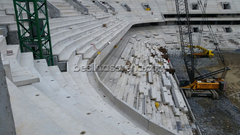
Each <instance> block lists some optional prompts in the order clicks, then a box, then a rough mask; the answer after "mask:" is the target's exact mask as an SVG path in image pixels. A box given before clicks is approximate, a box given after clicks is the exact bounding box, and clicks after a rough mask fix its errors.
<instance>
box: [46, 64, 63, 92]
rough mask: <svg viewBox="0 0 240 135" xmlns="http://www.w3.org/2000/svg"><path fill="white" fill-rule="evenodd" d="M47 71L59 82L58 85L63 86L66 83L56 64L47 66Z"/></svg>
mask: <svg viewBox="0 0 240 135" xmlns="http://www.w3.org/2000/svg"><path fill="white" fill-rule="evenodd" d="M48 68H49V71H50V73H51V75H52V77H53V78H54V79H55V80H57V82H58V83H59V85H60V86H61V87H64V86H66V85H67V83H66V81H65V79H64V77H63V75H62V72H61V71H60V70H59V68H58V66H49V67H48Z"/></svg>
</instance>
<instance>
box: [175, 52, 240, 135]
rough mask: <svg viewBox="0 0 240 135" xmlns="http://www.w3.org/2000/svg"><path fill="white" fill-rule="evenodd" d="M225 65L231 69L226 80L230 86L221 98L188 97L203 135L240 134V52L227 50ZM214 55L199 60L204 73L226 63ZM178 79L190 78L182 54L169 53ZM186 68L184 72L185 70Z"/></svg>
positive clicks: (199, 65)
mask: <svg viewBox="0 0 240 135" xmlns="http://www.w3.org/2000/svg"><path fill="white" fill-rule="evenodd" d="M223 55H224V58H225V62H226V65H227V66H228V67H229V68H230V69H231V70H230V71H228V73H227V76H226V78H225V80H226V81H227V85H228V86H227V90H226V91H225V92H220V91H218V93H219V100H214V99H212V98H203V97H193V98H190V99H188V102H189V104H190V106H191V109H192V111H193V113H194V115H195V117H196V119H197V121H198V125H199V127H200V129H201V130H202V133H203V134H204V135H226V134H228V135H238V134H240V111H239V110H240V52H224V53H223ZM215 56H216V57H215V58H212V59H209V58H201V59H198V60H197V63H198V66H197V69H199V71H200V72H201V73H206V72H209V71H214V70H217V69H220V68H222V67H223V65H222V64H221V61H220V60H219V58H218V57H217V55H216V54H215ZM170 61H171V63H172V65H173V67H174V68H175V69H176V73H177V76H178V78H179V79H187V78H188V77H187V74H186V70H185V66H183V65H184V63H183V60H182V58H180V57H170ZM184 72H185V73H184Z"/></svg>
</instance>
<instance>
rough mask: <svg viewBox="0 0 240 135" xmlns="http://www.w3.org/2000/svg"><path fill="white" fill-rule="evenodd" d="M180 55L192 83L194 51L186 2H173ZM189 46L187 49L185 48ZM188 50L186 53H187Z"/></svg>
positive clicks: (176, 0) (178, 0)
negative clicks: (176, 19) (176, 16)
mask: <svg viewBox="0 0 240 135" xmlns="http://www.w3.org/2000/svg"><path fill="white" fill-rule="evenodd" d="M175 4H176V11H177V15H178V26H179V34H180V42H181V49H182V55H183V58H184V62H185V66H186V69H187V73H188V76H189V79H190V81H191V83H193V82H194V70H195V69H194V50H193V41H192V31H191V26H190V17H189V8H188V0H175ZM187 46H189V48H188V47H187ZM187 50H188V51H187Z"/></svg>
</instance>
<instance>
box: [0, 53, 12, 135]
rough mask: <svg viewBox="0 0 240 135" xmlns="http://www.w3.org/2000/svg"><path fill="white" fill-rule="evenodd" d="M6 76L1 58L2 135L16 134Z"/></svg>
mask: <svg viewBox="0 0 240 135" xmlns="http://www.w3.org/2000/svg"><path fill="white" fill-rule="evenodd" d="M0 56H1V55H0ZM5 77H6V76H5V71H4V69H3V65H2V59H1V58H0V135H16V131H15V125H14V120H13V114H12V108H11V104H10V96H9V93H8V88H7V83H6V78H5Z"/></svg>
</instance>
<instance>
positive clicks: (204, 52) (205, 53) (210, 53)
mask: <svg viewBox="0 0 240 135" xmlns="http://www.w3.org/2000/svg"><path fill="white" fill-rule="evenodd" d="M187 47H188V48H190V46H187ZM193 48H198V49H200V50H202V52H200V53H194V57H209V58H212V57H213V56H214V53H213V51H212V50H208V49H206V48H203V47H201V46H198V45H196V46H193Z"/></svg>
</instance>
